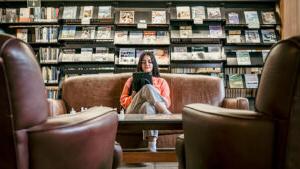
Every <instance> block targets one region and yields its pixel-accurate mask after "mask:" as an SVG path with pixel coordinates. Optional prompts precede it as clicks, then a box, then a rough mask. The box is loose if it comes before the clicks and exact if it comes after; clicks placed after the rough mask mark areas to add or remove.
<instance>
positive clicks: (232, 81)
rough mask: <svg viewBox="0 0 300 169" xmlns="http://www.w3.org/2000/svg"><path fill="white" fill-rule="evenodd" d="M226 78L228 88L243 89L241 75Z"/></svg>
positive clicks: (231, 75)
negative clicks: (227, 79)
mask: <svg viewBox="0 0 300 169" xmlns="http://www.w3.org/2000/svg"><path fill="white" fill-rule="evenodd" d="M228 76H229V87H230V88H244V82H243V76H242V75H241V74H230V75H228Z"/></svg>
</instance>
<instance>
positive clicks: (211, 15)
mask: <svg viewBox="0 0 300 169" xmlns="http://www.w3.org/2000/svg"><path fill="white" fill-rule="evenodd" d="M206 10H207V19H222V15H221V10H220V8H219V7H207V8H206Z"/></svg>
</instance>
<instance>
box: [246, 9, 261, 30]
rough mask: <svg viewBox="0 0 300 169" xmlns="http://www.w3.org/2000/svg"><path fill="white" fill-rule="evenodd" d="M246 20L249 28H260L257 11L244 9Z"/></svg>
mask: <svg viewBox="0 0 300 169" xmlns="http://www.w3.org/2000/svg"><path fill="white" fill-rule="evenodd" d="M244 15H245V21H246V24H248V27H249V28H259V27H260V25H259V24H260V23H259V19H258V14H257V11H244Z"/></svg>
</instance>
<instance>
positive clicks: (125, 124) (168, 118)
mask: <svg viewBox="0 0 300 169" xmlns="http://www.w3.org/2000/svg"><path fill="white" fill-rule="evenodd" d="M119 129H120V130H131V131H133V130H134V131H137V130H139V131H141V130H146V129H158V130H181V129H182V115H181V114H171V115H167V114H153V115H148V114H124V116H122V115H119Z"/></svg>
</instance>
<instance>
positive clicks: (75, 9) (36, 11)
mask: <svg viewBox="0 0 300 169" xmlns="http://www.w3.org/2000/svg"><path fill="white" fill-rule="evenodd" d="M190 8H192V9H190ZM112 10H113V8H112V7H111V6H99V7H98V6H97V7H96V6H66V7H63V8H61V10H59V8H54V7H42V8H40V7H36V8H0V19H1V20H2V21H4V22H31V21H37V22H38V21H44V20H46V21H51V20H57V19H58V17H59V12H61V11H62V14H61V17H60V19H111V18H113V13H114V11H112ZM222 10H224V12H222ZM116 11H117V12H118V14H119V18H117V19H118V20H117V21H116V22H117V23H121V24H134V23H138V21H139V20H143V21H145V22H146V21H147V22H146V23H152V24H167V18H169V16H167V15H168V12H167V11H169V10H168V9H167V8H160V9H157V10H153V11H151V13H149V14H148V13H145V14H146V16H144V18H139V20H137V19H136V18H137V17H135V15H136V13H138V12H139V11H138V10H137V11H135V10H134V9H126V8H121V9H118V8H116ZM223 13H225V15H226V16H223V15H224V14H223ZM145 14H144V15H145ZM147 15H151V16H150V17H149V16H147ZM148 18H151V20H149V19H148ZM171 19H178V20H186V19H192V20H193V21H194V23H196V24H202V23H203V20H205V19H212V20H222V19H226V20H227V21H226V23H227V24H247V25H249V27H256V28H258V27H259V26H260V23H261V24H277V19H276V15H275V12H274V11H271V10H261V11H257V10H252V9H249V8H242V9H239V10H236V9H232V8H220V7H205V6H192V7H190V6H177V7H176V15H175V16H173V15H172V14H171Z"/></svg>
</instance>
